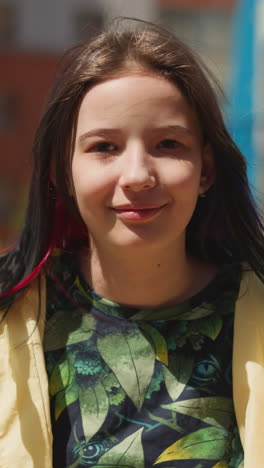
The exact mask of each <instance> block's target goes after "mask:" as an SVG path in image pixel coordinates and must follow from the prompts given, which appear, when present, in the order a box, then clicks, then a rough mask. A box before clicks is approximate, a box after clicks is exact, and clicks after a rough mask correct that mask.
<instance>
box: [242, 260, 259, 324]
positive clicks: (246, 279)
mask: <svg viewBox="0 0 264 468" xmlns="http://www.w3.org/2000/svg"><path fill="white" fill-rule="evenodd" d="M236 309H237V315H239V316H240V317H241V318H243V317H244V318H245V319H246V318H247V321H248V322H258V323H259V325H262V326H264V283H263V282H262V281H261V280H260V278H258V276H257V275H256V273H255V272H254V271H252V270H251V269H250V268H249V267H247V266H245V265H244V266H243V271H242V277H241V283H240V289H239V294H238V299H237V304H236Z"/></svg>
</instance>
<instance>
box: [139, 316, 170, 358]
mask: <svg viewBox="0 0 264 468" xmlns="http://www.w3.org/2000/svg"><path fill="white" fill-rule="evenodd" d="M140 328H141V329H142V330H143V332H144V333H145V334H146V335H147V336H148V337H149V338H150V341H151V342H152V343H153V346H154V349H155V353H156V359H158V361H161V362H162V363H163V364H165V366H167V365H168V363H169V362H168V361H169V358H168V349H167V343H166V340H165V338H164V336H162V335H161V334H160V333H159V332H158V330H156V328H154V327H152V326H151V325H149V324H147V323H144V322H143V323H141V324H140Z"/></svg>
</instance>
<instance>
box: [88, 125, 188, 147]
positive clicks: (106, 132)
mask: <svg viewBox="0 0 264 468" xmlns="http://www.w3.org/2000/svg"><path fill="white" fill-rule="evenodd" d="M162 130H173V131H175V132H177V133H178V132H180V133H183V134H185V135H187V136H191V137H194V136H195V135H194V133H193V132H191V130H189V128H187V127H183V126H182V125H165V126H161V127H155V128H154V129H153V131H154V132H155V131H156V132H158V131H162ZM120 133H121V130H119V129H117V128H94V129H92V130H89V131H88V132H85V133H83V134H82V135H81V136H80V137H79V141H80V143H82V142H83V141H84V140H86V139H87V138H89V137H93V136H101V137H103V138H105V137H109V136H115V135H120Z"/></svg>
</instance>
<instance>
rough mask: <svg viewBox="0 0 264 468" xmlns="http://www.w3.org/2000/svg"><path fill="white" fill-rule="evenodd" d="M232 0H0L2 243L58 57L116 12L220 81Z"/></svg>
mask: <svg viewBox="0 0 264 468" xmlns="http://www.w3.org/2000/svg"><path fill="white" fill-rule="evenodd" d="M235 1H236V0H133V1H132V0H131V1H130V0H45V1H43V0H0V64H1V65H0V66H1V72H0V145H1V153H0V246H1V243H2V245H3V244H6V243H7V242H8V241H9V239H10V238H12V236H13V234H14V232H16V231H17V228H18V225H19V224H20V218H21V213H23V209H24V208H23V207H24V201H25V199H26V194H27V185H28V180H29V174H30V153H31V144H32V139H33V134H34V131H35V128H36V126H37V123H38V121H39V118H40V116H41V113H42V109H43V107H44V103H45V100H46V96H47V92H48V89H49V87H50V84H51V82H52V81H53V78H54V75H55V70H56V64H57V62H58V58H59V57H60V56H61V54H62V53H63V52H64V51H65V50H66V49H67V48H68V47H70V46H71V45H73V44H75V43H76V42H78V41H79V40H81V39H83V38H84V37H87V36H89V34H91V33H92V32H93V31H95V30H98V29H100V28H101V27H102V26H103V25H104V24H105V23H108V22H110V21H111V19H112V18H113V17H116V16H127V17H136V18H141V19H146V20H150V21H156V22H158V23H159V24H162V25H164V26H167V27H168V28H170V29H171V30H173V31H174V32H175V33H176V34H177V35H178V36H179V37H181V38H182V39H184V40H185V41H186V42H188V43H189V44H190V45H191V46H192V47H193V48H195V49H196V50H197V51H198V52H199V53H200V54H201V55H202V56H203V57H204V59H205V61H206V62H207V63H208V64H209V67H210V68H213V69H214V71H216V73H217V75H218V76H219V77H220V79H221V81H222V83H224V84H225V81H226V77H227V75H228V63H229V47H230V30H231V20H232V8H233V7H234V4H235Z"/></svg>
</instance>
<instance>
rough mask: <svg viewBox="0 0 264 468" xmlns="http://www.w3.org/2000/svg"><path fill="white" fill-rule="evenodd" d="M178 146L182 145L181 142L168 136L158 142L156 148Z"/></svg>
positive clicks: (168, 148)
mask: <svg viewBox="0 0 264 468" xmlns="http://www.w3.org/2000/svg"><path fill="white" fill-rule="evenodd" d="M180 146H182V144H181V143H179V142H178V141H176V140H172V139H170V138H166V139H165V140H162V141H160V142H159V143H158V148H159V149H165V150H171V149H178V148H179V147H180Z"/></svg>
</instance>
